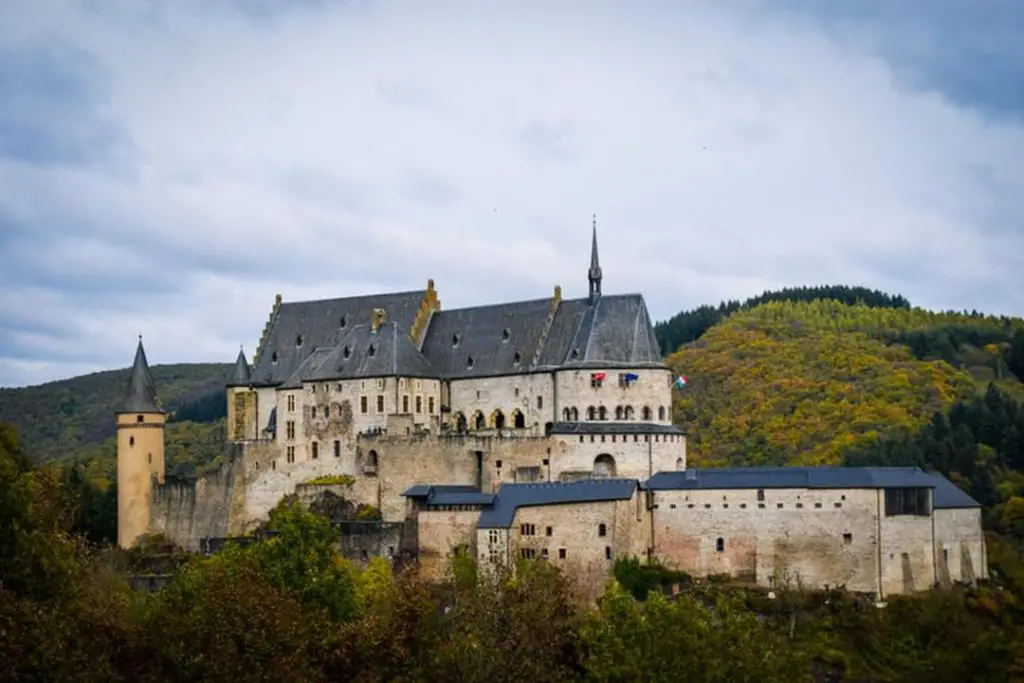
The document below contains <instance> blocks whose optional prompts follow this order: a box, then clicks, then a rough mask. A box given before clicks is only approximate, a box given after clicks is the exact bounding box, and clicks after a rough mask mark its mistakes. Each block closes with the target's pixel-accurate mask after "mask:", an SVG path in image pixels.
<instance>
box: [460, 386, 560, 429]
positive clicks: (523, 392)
mask: <svg viewBox="0 0 1024 683" xmlns="http://www.w3.org/2000/svg"><path fill="white" fill-rule="evenodd" d="M552 389H553V384H552V380H551V375H550V374H546V373H545V374H540V373H536V374H529V375H510V376H505V377H483V378H480V379H464V380H454V381H452V382H451V384H450V397H451V398H450V400H451V412H450V413H449V414H448V418H447V420H448V422H449V424H450V425H452V427H453V428H454V426H455V424H456V420H457V417H458V415H459V414H462V415H463V416H465V418H466V424H467V425H469V427H470V428H471V429H472V428H474V426H475V424H476V423H475V421H474V417H475V416H476V415H477V414H480V415H483V418H484V420H485V422H486V424H487V426H488V428H493V426H494V416H495V411H501V413H502V415H504V417H505V429H507V430H511V429H513V428H514V425H515V420H514V413H515V411H517V410H518V411H519V412H521V413H522V414H523V417H524V419H525V427H524V429H523V430H520V431H524V432H525V433H527V434H530V435H532V436H543V435H544V425H545V423H547V422H553V421H554V419H555V418H554V416H555V410H554V403H553V400H552Z"/></svg>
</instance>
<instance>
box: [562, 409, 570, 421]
mask: <svg viewBox="0 0 1024 683" xmlns="http://www.w3.org/2000/svg"><path fill="white" fill-rule="evenodd" d="M569 415H571V413H570V412H569V409H568V408H562V419H564V420H565V421H566V422H568V421H569V419H570V418H569Z"/></svg>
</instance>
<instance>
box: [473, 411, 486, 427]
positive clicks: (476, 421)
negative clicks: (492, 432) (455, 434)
mask: <svg viewBox="0 0 1024 683" xmlns="http://www.w3.org/2000/svg"><path fill="white" fill-rule="evenodd" d="M486 428H487V420H486V419H484V414H483V413H482V412H480V411H479V410H478V411H476V414H475V415H473V429H486Z"/></svg>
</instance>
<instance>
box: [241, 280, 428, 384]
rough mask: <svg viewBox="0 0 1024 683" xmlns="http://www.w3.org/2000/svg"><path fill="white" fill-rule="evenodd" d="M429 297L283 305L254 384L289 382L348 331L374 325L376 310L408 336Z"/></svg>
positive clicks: (422, 292) (263, 350)
mask: <svg viewBox="0 0 1024 683" xmlns="http://www.w3.org/2000/svg"><path fill="white" fill-rule="evenodd" d="M425 293H426V291H425V290H417V291H411V292H398V293H395V294H374V295H369V296H353V297H345V298H341V299H324V300H320V301H296V302H290V303H288V302H285V303H282V304H281V305H280V307H279V308H278V309H277V314H276V315H275V316H274V319H273V322H272V324H271V326H270V330H269V331H268V333H267V338H266V340H265V341H264V343H263V345H262V347H261V349H260V352H259V362H258V363H257V364H256V367H255V368H253V372H252V379H253V382H254V383H256V384H264V385H265V384H272V385H273V384H280V383H281V382H284V381H286V380H287V379H289V378H290V377H292V375H293V374H294V373H295V371H296V370H297V369H298V367H299V366H300V365H301V364H302V363H303V362H304V361H305V360H306V359H307V358H309V356H310V354H312V353H313V351H314V350H315V349H317V348H323V347H325V346H332V345H333V344H332V342H334V341H336V340H337V337H338V336H339V333H340V332H343V331H344V330H345V328H348V327H350V326H353V325H360V324H368V323H370V322H371V320H372V316H373V309H375V308H383V309H384V310H385V311H387V319H388V321H391V322H394V323H397V324H398V326H399V327H400V328H401V329H402V330H404V331H405V332H406V333H408V332H409V330H411V329H412V324H413V322H414V321H415V319H416V313H417V312H418V311H419V306H420V302H421V301H422V300H423V297H424V295H425ZM343 321H344V326H343V325H342V322H343ZM300 336H301V337H302V343H301V345H300V344H299V343H298V340H299V337H300ZM275 353H276V354H277V362H276V363H275V362H274V354H275Z"/></svg>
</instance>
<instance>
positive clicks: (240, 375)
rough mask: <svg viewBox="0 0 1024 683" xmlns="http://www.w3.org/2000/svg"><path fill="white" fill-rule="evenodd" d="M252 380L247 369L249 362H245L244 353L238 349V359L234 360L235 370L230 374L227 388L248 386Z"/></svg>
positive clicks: (240, 348)
mask: <svg viewBox="0 0 1024 683" xmlns="http://www.w3.org/2000/svg"><path fill="white" fill-rule="evenodd" d="M251 379H252V372H251V370H250V369H249V362H248V361H247V360H245V351H243V350H242V347H241V346H239V347H238V358H236V359H235V369H234V370H233V371H232V372H231V381H229V382H228V386H229V387H243V386H246V385H248V384H249V380H251Z"/></svg>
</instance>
